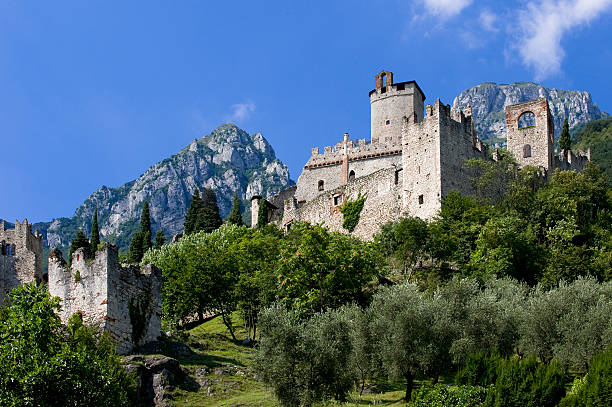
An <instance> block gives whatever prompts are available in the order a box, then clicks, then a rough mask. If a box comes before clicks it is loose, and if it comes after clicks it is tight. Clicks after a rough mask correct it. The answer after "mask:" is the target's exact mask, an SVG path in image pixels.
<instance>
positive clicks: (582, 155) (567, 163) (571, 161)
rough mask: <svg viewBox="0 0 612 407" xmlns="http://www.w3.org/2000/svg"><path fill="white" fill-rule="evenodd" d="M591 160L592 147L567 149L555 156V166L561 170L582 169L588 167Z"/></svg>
mask: <svg viewBox="0 0 612 407" xmlns="http://www.w3.org/2000/svg"><path fill="white" fill-rule="evenodd" d="M589 161H591V148H589V149H588V150H587V151H586V152H585V151H576V152H574V151H571V150H569V151H567V156H566V154H565V152H561V154H559V155H556V156H555V157H554V168H555V169H559V170H561V171H571V170H574V171H582V170H584V169H585V168H586V166H587V163H588V162H589Z"/></svg>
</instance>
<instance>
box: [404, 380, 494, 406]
mask: <svg viewBox="0 0 612 407" xmlns="http://www.w3.org/2000/svg"><path fill="white" fill-rule="evenodd" d="M486 396H487V389H485V388H484V387H480V386H457V387H449V386H447V385H444V384H436V385H433V386H431V385H423V386H421V387H420V388H419V389H417V390H416V391H415V394H414V403H413V404H412V406H413V407H481V406H483V405H484V401H485V398H486Z"/></svg>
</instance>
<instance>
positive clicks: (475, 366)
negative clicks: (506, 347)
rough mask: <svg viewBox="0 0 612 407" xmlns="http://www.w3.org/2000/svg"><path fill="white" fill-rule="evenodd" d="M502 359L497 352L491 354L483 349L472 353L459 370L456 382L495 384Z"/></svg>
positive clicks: (482, 384)
mask: <svg viewBox="0 0 612 407" xmlns="http://www.w3.org/2000/svg"><path fill="white" fill-rule="evenodd" d="M500 360H501V359H500V357H499V356H498V355H496V354H491V355H489V354H487V353H485V352H483V351H478V352H476V353H472V354H470V355H469V356H468V357H467V359H466V360H465V364H464V365H463V367H462V368H461V369H459V371H458V372H457V375H456V376H455V382H456V383H457V384H464V385H469V386H484V387H487V386H490V385H493V384H495V381H496V380H497V375H498V367H499V363H500ZM483 401H484V400H483Z"/></svg>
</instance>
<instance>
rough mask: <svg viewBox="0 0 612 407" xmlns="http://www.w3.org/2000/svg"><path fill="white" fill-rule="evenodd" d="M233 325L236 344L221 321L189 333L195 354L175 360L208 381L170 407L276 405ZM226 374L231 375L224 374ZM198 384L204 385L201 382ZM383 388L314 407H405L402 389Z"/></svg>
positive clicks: (181, 393) (178, 393) (239, 328)
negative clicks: (342, 400) (376, 391)
mask: <svg viewBox="0 0 612 407" xmlns="http://www.w3.org/2000/svg"><path fill="white" fill-rule="evenodd" d="M233 322H234V324H235V326H236V338H238V341H233V340H232V339H231V336H230V334H229V332H228V330H227V328H226V327H225V325H223V322H222V321H221V318H220V317H217V318H214V319H212V320H210V321H208V322H205V323H204V324H202V325H200V326H198V327H196V328H194V329H192V330H190V331H189V337H188V339H187V340H186V341H185V343H186V344H187V345H189V347H190V348H191V349H192V350H193V351H194V354H193V355H192V356H189V357H183V358H181V357H179V358H177V359H178V360H179V361H180V363H181V365H182V366H183V367H184V368H186V369H187V371H188V372H189V374H190V376H191V377H192V378H193V379H197V374H196V372H197V371H199V370H200V369H206V370H207V373H206V374H205V375H202V376H201V377H202V378H204V379H207V383H206V384H205V385H203V386H202V387H200V389H199V390H198V391H190V390H188V389H182V388H177V389H176V390H175V391H174V393H173V394H172V400H171V402H172V406H182V407H195V406H212V407H221V406H234V407H238V406H244V407H247V406H249V407H250V406H253V407H255V406H261V407H272V406H277V405H278V403H277V402H276V398H275V397H274V394H273V393H272V391H271V390H270V388H268V387H267V386H266V385H265V384H264V383H262V382H260V381H258V380H257V379H256V372H255V366H254V363H255V361H254V359H255V350H254V349H253V348H252V347H250V346H243V345H242V344H241V340H242V339H243V338H245V337H246V331H245V330H244V328H243V325H242V321H241V319H240V318H239V316H238V314H234V315H233ZM227 370H229V371H230V372H223V371H227ZM237 372H241V373H243V374H237ZM445 379H446V378H445ZM200 381H201V382H203V380H202V379H200ZM445 381H446V380H443V382H445ZM382 385H383V386H384V387H383V388H382V389H383V392H382V393H367V394H364V395H363V396H362V397H361V398H360V397H359V393H358V392H354V393H352V394H350V395H349V397H348V399H347V401H346V402H338V401H331V402H326V403H321V404H317V405H316V406H317V407H323V406H342V407H350V406H389V407H391V406H393V407H398V406H408V404H407V403H405V402H404V401H403V397H404V394H405V388H404V387H403V385H401V384H382ZM417 385H418V384H417Z"/></svg>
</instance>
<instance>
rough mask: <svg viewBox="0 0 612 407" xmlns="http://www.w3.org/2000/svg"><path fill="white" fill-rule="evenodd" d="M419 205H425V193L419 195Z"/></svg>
mask: <svg viewBox="0 0 612 407" xmlns="http://www.w3.org/2000/svg"><path fill="white" fill-rule="evenodd" d="M419 205H423V195H419Z"/></svg>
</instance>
